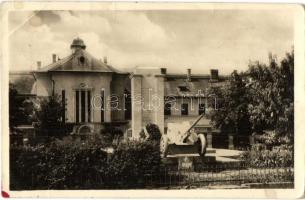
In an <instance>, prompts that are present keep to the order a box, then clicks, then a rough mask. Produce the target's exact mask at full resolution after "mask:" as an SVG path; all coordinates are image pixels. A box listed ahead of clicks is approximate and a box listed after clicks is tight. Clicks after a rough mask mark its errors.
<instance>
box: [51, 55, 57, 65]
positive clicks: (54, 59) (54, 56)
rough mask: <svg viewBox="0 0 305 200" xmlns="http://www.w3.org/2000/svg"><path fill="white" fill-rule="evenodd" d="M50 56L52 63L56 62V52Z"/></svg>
mask: <svg viewBox="0 0 305 200" xmlns="http://www.w3.org/2000/svg"><path fill="white" fill-rule="evenodd" d="M52 58H53V63H55V62H56V54H52Z"/></svg>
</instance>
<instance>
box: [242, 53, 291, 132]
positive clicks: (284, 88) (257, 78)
mask: <svg viewBox="0 0 305 200" xmlns="http://www.w3.org/2000/svg"><path fill="white" fill-rule="evenodd" d="M247 74H248V78H247V88H248V91H249V95H250V96H252V101H251V103H250V104H249V113H250V115H251V118H250V121H251V123H252V126H253V129H254V131H255V132H258V133H262V132H263V131H264V130H274V131H275V132H276V133H277V135H279V136H283V135H286V136H293V131H294V104H293V102H294V51H292V52H291V53H287V54H286V57H285V58H284V59H283V60H282V61H281V62H280V64H278V63H276V61H275V60H274V59H272V60H271V62H270V63H269V66H267V65H264V64H261V63H258V62H257V63H255V64H251V65H250V66H249V69H248V71H247Z"/></svg>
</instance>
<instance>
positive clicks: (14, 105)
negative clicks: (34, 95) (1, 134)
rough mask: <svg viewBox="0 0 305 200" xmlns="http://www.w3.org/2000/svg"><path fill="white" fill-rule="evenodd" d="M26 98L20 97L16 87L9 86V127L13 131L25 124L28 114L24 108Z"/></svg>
mask: <svg viewBox="0 0 305 200" xmlns="http://www.w3.org/2000/svg"><path fill="white" fill-rule="evenodd" d="M24 100H25V98H24V97H22V96H19V95H18V92H17V90H16V88H15V85H14V84H12V83H10V84H9V127H10V129H11V130H13V129H14V128H15V127H16V126H17V125H20V124H23V122H24V121H25V118H26V113H25V110H24V108H23V106H22V105H23V102H24Z"/></svg>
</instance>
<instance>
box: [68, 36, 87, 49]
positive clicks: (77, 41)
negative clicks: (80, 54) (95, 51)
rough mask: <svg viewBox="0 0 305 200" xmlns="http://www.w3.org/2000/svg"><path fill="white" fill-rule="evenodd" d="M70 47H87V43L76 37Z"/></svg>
mask: <svg viewBox="0 0 305 200" xmlns="http://www.w3.org/2000/svg"><path fill="white" fill-rule="evenodd" d="M70 47H71V49H72V48H81V49H86V45H85V43H84V41H83V40H82V39H80V38H76V39H74V40H73V42H72V44H71V46H70Z"/></svg>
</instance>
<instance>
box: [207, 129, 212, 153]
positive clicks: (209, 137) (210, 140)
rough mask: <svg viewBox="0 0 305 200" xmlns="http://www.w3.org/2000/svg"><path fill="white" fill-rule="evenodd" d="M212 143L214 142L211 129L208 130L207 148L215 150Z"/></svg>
mask: <svg viewBox="0 0 305 200" xmlns="http://www.w3.org/2000/svg"><path fill="white" fill-rule="evenodd" d="M212 142H213V135H212V130H211V128H208V132H207V143H208V146H207V148H213V145H212Z"/></svg>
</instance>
